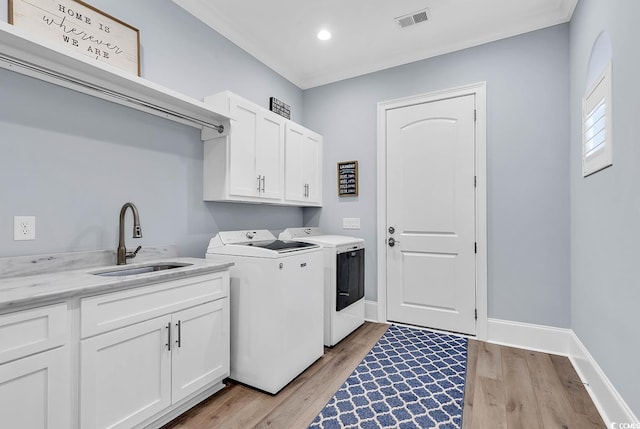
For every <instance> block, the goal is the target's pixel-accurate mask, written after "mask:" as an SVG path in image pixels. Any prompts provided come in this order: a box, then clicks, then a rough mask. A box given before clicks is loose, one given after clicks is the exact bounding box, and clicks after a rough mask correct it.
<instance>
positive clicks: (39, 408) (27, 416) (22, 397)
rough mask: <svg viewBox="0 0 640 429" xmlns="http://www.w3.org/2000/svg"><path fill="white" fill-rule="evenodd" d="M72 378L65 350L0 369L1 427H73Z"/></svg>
mask: <svg viewBox="0 0 640 429" xmlns="http://www.w3.org/2000/svg"><path fill="white" fill-rule="evenodd" d="M69 374H70V371H69V357H68V353H67V349H66V348H65V347H59V348H57V349H53V350H49V351H46V352H42V353H38V354H35V355H32V356H28V357H25V358H22V359H18V360H16V361H12V362H9V363H5V364H3V365H0V416H1V418H2V424H0V426H2V427H6V428H21V429H63V428H68V427H70V424H69V420H70V418H69V416H70V402H69V384H68V383H69Z"/></svg>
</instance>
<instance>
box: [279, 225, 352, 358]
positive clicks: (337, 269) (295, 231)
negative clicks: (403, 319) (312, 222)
mask: <svg viewBox="0 0 640 429" xmlns="http://www.w3.org/2000/svg"><path fill="white" fill-rule="evenodd" d="M279 238H280V239H281V240H298V241H304V242H307V243H314V244H319V245H321V246H322V247H323V249H324V344H325V345H326V346H329V347H333V346H334V345H336V344H337V343H338V342H340V340H342V339H343V338H344V337H346V336H347V335H349V334H350V333H351V332H353V331H354V330H355V329H357V328H358V327H359V326H360V325H362V324H363V323H364V240H363V239H361V238H356V237H348V236H344V235H325V234H323V233H322V231H321V230H320V229H319V228H288V229H286V230H284V231H283V232H282V233H281V234H280V236H279Z"/></svg>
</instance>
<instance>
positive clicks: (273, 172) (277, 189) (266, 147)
mask: <svg viewBox="0 0 640 429" xmlns="http://www.w3.org/2000/svg"><path fill="white" fill-rule="evenodd" d="M284 123H285V122H284V120H283V119H282V118H281V117H279V116H278V115H276V114H268V113H261V114H260V116H259V117H258V138H257V146H256V173H257V177H260V180H261V183H260V193H259V195H260V197H261V198H268V199H278V200H279V199H281V198H282V176H283V174H282V162H283V154H282V152H283V150H284V145H283V142H284Z"/></svg>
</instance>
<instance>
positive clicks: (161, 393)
mask: <svg viewBox="0 0 640 429" xmlns="http://www.w3.org/2000/svg"><path fill="white" fill-rule="evenodd" d="M228 297H229V274H228V272H227V271H225V272H220V273H214V274H208V275H204V276H198V277H192V278H186V279H182V280H176V281H170V282H164V283H158V284H155V285H152V286H148V287H140V288H136V289H131V290H126V291H122V292H114V293H110V294H104V295H98V296H94V297H89V298H84V299H82V300H81V304H80V308H81V333H82V337H83V338H82V340H81V342H80V354H81V358H80V380H81V382H80V426H81V427H82V428H83V429H84V428H87V429H89V428H103V427H112V428H130V427H134V426H137V425H143V426H144V425H146V424H147V423H150V422H152V421H154V420H155V419H157V418H160V417H162V415H163V413H167V412H168V411H170V409H171V407H174V408H175V407H177V406H179V405H180V404H181V402H184V400H185V399H187V398H188V397H190V396H193V395H195V394H197V393H198V392H202V391H204V390H207V389H210V388H212V387H213V388H215V389H219V388H222V387H223V385H222V380H223V379H224V378H225V377H227V376H228V375H229V353H230V349H229V347H230V344H229V298H228Z"/></svg>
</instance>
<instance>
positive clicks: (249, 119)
mask: <svg viewBox="0 0 640 429" xmlns="http://www.w3.org/2000/svg"><path fill="white" fill-rule="evenodd" d="M204 102H205V103H206V104H209V105H210V106H212V108H213V109H216V110H217V111H221V112H223V113H225V114H228V115H229V116H230V117H232V120H231V129H230V131H229V134H228V135H227V136H225V137H217V136H215V135H213V134H211V133H209V132H203V134H202V140H203V141H204V172H203V177H204V185H203V189H204V200H205V201H235V202H248V203H268V204H281V205H295V206H321V205H322V136H321V135H319V134H317V133H315V132H313V131H311V130H309V129H307V128H304V127H302V126H301V125H298V124H296V123H295V122H293V121H290V120H288V119H285V118H283V117H281V116H279V115H277V114H275V113H273V112H271V111H269V110H267V109H265V108H263V107H261V106H258V105H257V104H255V103H252V102H251V101H248V100H246V99H244V98H242V97H240V96H238V95H236V94H234V93H232V92H229V91H225V92H222V93H219V94H214V95H211V96H208V97H205V99H204Z"/></svg>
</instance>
